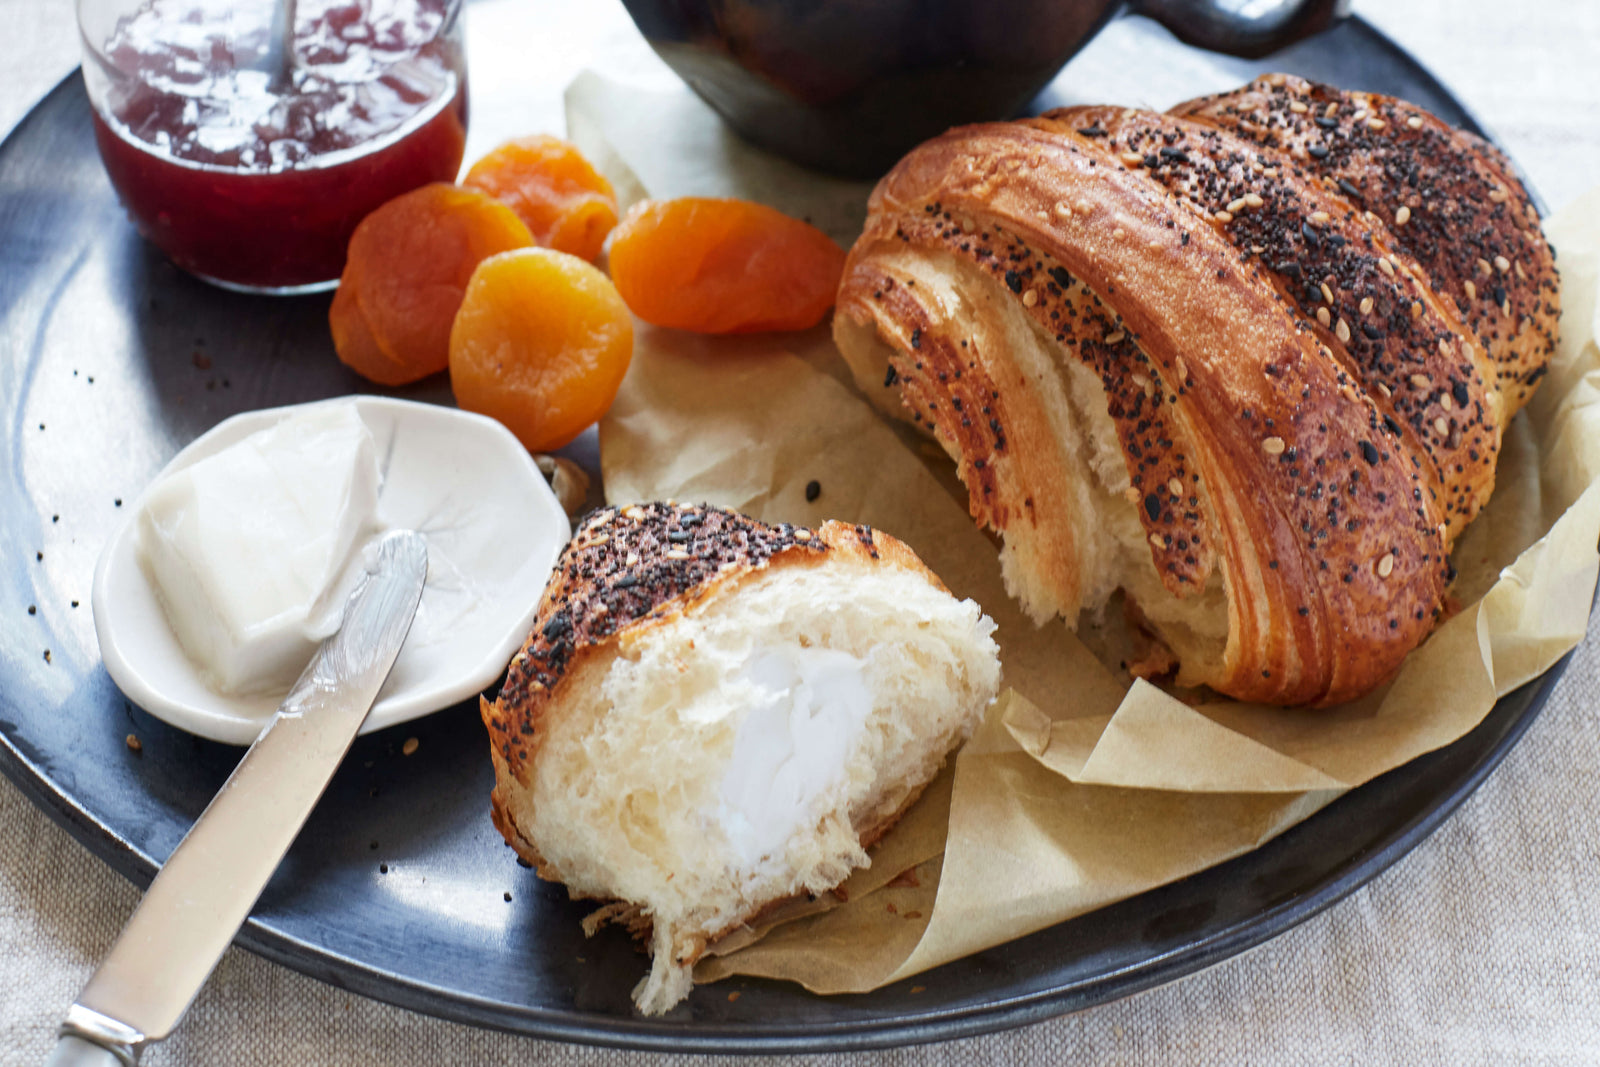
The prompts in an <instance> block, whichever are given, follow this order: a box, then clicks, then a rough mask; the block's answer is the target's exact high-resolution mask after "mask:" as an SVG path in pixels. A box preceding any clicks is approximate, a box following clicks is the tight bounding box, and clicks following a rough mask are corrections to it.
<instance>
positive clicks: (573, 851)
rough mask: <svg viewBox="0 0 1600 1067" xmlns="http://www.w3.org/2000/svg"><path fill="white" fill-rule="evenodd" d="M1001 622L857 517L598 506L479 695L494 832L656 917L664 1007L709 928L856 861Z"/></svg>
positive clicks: (995, 654) (931, 745)
mask: <svg viewBox="0 0 1600 1067" xmlns="http://www.w3.org/2000/svg"><path fill="white" fill-rule="evenodd" d="M993 631H994V624H993V623H992V622H991V621H990V620H989V619H988V618H987V617H986V616H985V615H984V614H983V612H982V611H981V610H980V609H979V608H978V606H977V605H976V604H974V603H973V602H972V601H970V600H968V601H959V600H957V599H956V598H955V597H953V596H952V595H951V594H950V593H949V591H947V590H946V589H945V588H944V586H943V585H942V584H940V582H939V580H938V579H937V578H936V577H935V576H934V575H933V574H932V573H931V572H930V571H929V570H928V569H927V568H926V567H924V566H923V565H922V563H921V562H920V561H919V560H918V559H917V557H916V556H915V555H914V554H913V553H912V552H911V550H910V549H908V548H907V547H906V546H905V545H904V544H902V543H901V542H899V541H897V540H895V539H894V538H892V537H889V536H888V535H886V534H884V533H881V532H879V531H875V530H872V529H870V528H869V527H865V526H847V525H844V524H841V523H835V522H830V523H826V524H824V525H823V526H822V527H821V529H819V530H816V531H811V530H807V529H804V528H801V527H795V526H787V525H779V526H768V525H764V524H762V523H759V522H756V521H754V520H752V519H749V518H746V517H744V516H741V515H738V514H736V513H734V512H730V511H724V510H721V509H718V508H709V507H705V508H691V507H680V506H677V505H669V504H647V505H636V506H633V507H628V508H623V509H621V510H617V509H605V510H602V511H599V512H596V513H595V514H594V515H592V516H591V517H590V518H589V519H588V520H586V521H585V522H584V523H583V524H582V526H581V527H580V528H579V530H578V532H577V534H576V535H575V536H574V538H573V540H572V541H571V543H570V544H569V545H568V546H567V548H566V549H565V550H564V551H563V553H562V555H561V558H560V559H559V560H558V561H557V564H556V573H555V575H554V576H553V577H552V580H551V583H550V585H549V586H548V588H547V589H546V592H545V595H544V598H543V600H542V601H541V603H540V606H539V609H538V614H537V616H536V619H535V624H534V630H533V633H532V635H531V636H530V637H529V638H528V641H527V643H526V644H525V645H524V646H523V649H522V651H521V652H520V653H519V654H518V655H517V656H516V658H515V659H514V660H513V661H512V663H511V667H510V671H509V673H508V676H507V679H506V682H505V685H504V686H503V687H502V689H501V691H500V694H499V697H498V699H496V700H495V701H494V702H493V703H489V702H487V701H485V702H483V704H482V712H483V721H484V724H485V725H486V726H487V727H488V729H489V734H490V739H491V748H492V752H493V755H494V766H495V788H494V794H493V810H494V821H495V825H496V826H497V827H498V828H499V830H500V831H501V833H502V834H503V835H504V836H505V839H506V841H507V843H509V844H510V845H511V846H512V847H513V848H515V849H516V850H517V852H518V853H519V854H520V855H521V856H522V857H523V858H524V859H525V860H527V861H528V862H530V863H533V864H534V865H535V866H536V867H537V869H538V871H539V874H540V875H541V876H542V877H545V878H548V879H552V880H556V881H560V882H564V883H565V884H566V886H567V888H568V890H569V892H570V893H571V894H572V896H573V897H575V898H594V899H600V900H611V901H615V902H616V903H614V904H612V905H610V906H609V907H608V908H607V909H603V911H602V912H601V913H600V914H602V915H605V916H607V917H611V918H615V919H617V920H618V921H622V922H625V923H627V924H628V925H629V926H630V927H632V928H633V929H635V931H636V932H640V933H642V932H644V931H646V930H648V931H650V946H651V952H652V955H653V956H654V961H653V963H652V966H651V970H650V974H649V976H648V977H647V978H645V979H644V980H643V981H642V982H641V983H640V985H639V987H638V988H637V989H635V990H634V999H635V1001H636V1002H637V1003H638V1005H639V1007H640V1009H641V1010H643V1011H644V1012H646V1013H647V1014H658V1013H660V1012H664V1011H666V1010H667V1009H669V1008H671V1007H672V1006H673V1005H674V1004H676V1003H678V1002H679V1001H680V1000H682V999H683V998H684V997H685V996H687V995H688V993H689V990H690V984H691V977H690V969H691V967H692V965H693V964H694V962H695V961H696V960H697V959H698V958H699V957H700V955H701V954H702V953H703V952H704V950H705V948H706V946H707V944H708V943H709V942H711V941H713V940H714V939H716V938H717V937H719V936H721V935H722V934H725V933H727V932H729V931H731V930H733V929H735V928H737V927H739V926H741V925H743V924H745V923H747V922H749V921H750V920H751V919H752V918H754V917H755V916H756V915H757V914H758V913H760V912H761V911H763V910H764V909H766V908H768V907H769V906H771V905H774V904H776V903H778V902H780V901H783V900H786V899H788V898H791V897H794V896H796V895H798V894H801V893H813V894H815V893H822V892H825V891H827V890H829V889H831V888H833V887H834V886H836V885H838V884H839V883H840V882H841V881H843V880H844V878H845V876H846V875H848V874H849V873H850V871H851V870H852V869H854V868H856V867H860V866H863V865H865V864H866V863H867V854H866V851H865V850H866V848H867V847H868V846H869V845H870V844H871V843H872V842H874V841H875V840H876V839H877V838H878V837H879V836H880V835H882V834H883V833H884V832H885V831H886V830H887V829H888V828H889V826H890V825H891V824H892V823H893V822H894V821H895V820H896V819H897V818H898V817H899V816H900V814H901V813H902V812H903V811H904V810H905V809H906V808H907V806H909V805H910V803H911V802H912V801H913V800H914V799H915V798H916V797H917V796H918V795H919V794H920V793H921V791H922V789H923V787H924V786H926V785H927V783H928V782H929V781H930V780H931V779H932V778H933V776H934V774H935V773H936V772H937V771H938V769H939V767H940V766H941V765H942V764H943V762H944V760H945V758H946V756H947V755H948V754H949V752H950V751H951V750H952V749H953V748H954V747H955V746H956V745H958V744H960V743H961V741H963V740H964V739H965V738H966V737H967V736H969V735H970V734H971V732H972V730H973V729H974V728H975V727H976V725H977V723H978V721H979V720H980V718H981V717H982V715H983V711H984V709H985V708H986V707H988V705H989V704H990V703H991V702H992V701H993V700H994V697H995V693H996V690H997V688H998V686H999V677H1000V664H999V649H998V648H997V646H996V645H995V642H994V638H993V636H992V634H993Z"/></svg>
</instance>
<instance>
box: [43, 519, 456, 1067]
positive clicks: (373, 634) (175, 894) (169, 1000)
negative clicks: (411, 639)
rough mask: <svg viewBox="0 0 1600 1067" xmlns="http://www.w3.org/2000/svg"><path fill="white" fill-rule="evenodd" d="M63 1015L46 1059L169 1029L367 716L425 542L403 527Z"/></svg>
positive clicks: (106, 1048)
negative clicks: (333, 629) (58, 1033)
mask: <svg viewBox="0 0 1600 1067" xmlns="http://www.w3.org/2000/svg"><path fill="white" fill-rule="evenodd" d="M376 556H377V563H376V567H375V569H374V570H372V571H370V572H369V573H368V574H367V575H366V576H365V577H363V578H362V579H361V582H360V584H359V585H357V586H356V588H355V591H354V592H352V593H351V594H350V599H349V600H348V601H347V602H346V604H345V609H344V620H343V622H342V623H341V624H340V627H339V630H338V632H337V633H335V634H334V635H333V636H332V637H329V638H328V639H327V640H326V641H324V642H323V643H322V645H321V647H320V648H318V649H317V653H316V655H315V656H314V657H313V658H312V660H311V663H310V665H309V666H307V667H306V669H305V671H304V673H302V674H301V675H300V679H299V681H297V682H296V683H295V685H294V688H293V689H291V690H290V692H289V695H288V697H286V698H285V699H284V702H283V703H282V704H281V705H280V706H279V708H278V711H277V714H275V715H274V716H273V717H272V719H271V721H270V722H268V723H267V726H266V729H264V730H263V731H262V732H261V735H260V736H259V737H257V738H256V741H255V743H254V744H253V745H251V746H250V749H249V751H247V752H246V753H245V754H244V758H243V759H241V760H240V761H239V764H238V766H237V767H235V768H234V770H233V773H232V774H231V775H229V776H228V780H227V781H226V782H224V783H223V784H222V788H221V789H220V790H219V791H218V792H217V795H216V796H215V797H213V798H212V800H211V803H210V804H209V805H207V806H206V810H205V811H204V812H202V813H201V815H200V818H199V819H197V820H196V821H195V824H194V826H193V827H191V828H190V830H189V832H188V833H187V834H186V835H184V838H183V840H182V841H180V842H178V847H177V848H176V849H174V850H173V853H172V856H171V858H169V859H168V860H167V862H166V865H165V866H163V867H162V868H161V871H160V873H158V874H157V875H156V878H155V881H153V882H151V883H150V889H149V891H148V892H146V893H145V895H144V899H143V900H142V901H141V902H140V903H139V907H138V908H137V909H136V910H135V911H134V913H133V917H132V918H131V919H129V920H128V925H127V926H126V927H125V928H124V929H123V931H122V936H121V937H119V938H118V939H117V943H116V944H115V945H113V946H112V947H111V951H110V953H109V954H107V956H106V958H105V960H104V961H103V962H102V963H101V964H100V968H99V969H98V970H96V971H95V973H94V976H93V977H91V978H90V979H89V983H88V984H87V985H85V986H84V987H83V991H82V992H81V993H79V994H78V1000H77V1003H75V1004H73V1005H72V1007H71V1008H70V1009H68V1011H67V1017H66V1022H65V1023H63V1024H62V1027H61V1036H60V1040H59V1042H58V1043H57V1045H56V1048H55V1051H54V1053H52V1054H51V1057H50V1059H49V1060H48V1061H47V1064H46V1067H117V1065H119V1064H120V1065H124V1067H133V1065H135V1064H137V1063H138V1062H139V1056H140V1055H141V1053H142V1052H143V1050H144V1049H145V1048H146V1047H147V1046H148V1045H149V1044H150V1043H151V1042H154V1041H160V1040H161V1039H163V1038H165V1037H166V1036H168V1035H169V1034H171V1033H172V1031H173V1028H174V1027H176V1026H177V1024H178V1020H179V1019H180V1018H182V1017H183V1013H184V1012H185V1011H186V1010H188V1007H189V1004H190V1002H191V1001H193V1000H194V997H195V994H197V993H199V992H200V987H201V986H202V985H204V984H205V981H206V978H207V977H208V976H209V975H210V974H211V971H212V968H214V967H215V966H216V965H217V960H219V959H220V958H221V957H222V953H223V951H224V950H225V949H226V948H227V947H228V945H229V943H231V942H232V941H233V936H234V934H235V933H237V932H238V929H239V926H240V924H241V923H243V922H244V920H245V918H246V917H247V916H248V915H249V914H250V909H251V908H253V907H254V906H255V902H256V898H257V897H259V896H260V895H261V890H262V889H263V888H265V886H266V884H267V880H268V879H269V878H271V877H272V872H273V871H274V870H276V869H277V866H278V863H279V862H280V861H281V860H282V859H283V855H284V853H285V852H287V851H288V850H289V846H290V845H291V844H293V843H294V839H295V836H296V835H297V834H299V832H300V827H301V826H302V825H303V824H304V823H305V821H306V818H307V817H308V816H309V815H310V814H311V809H312V808H314V807H315V806H316V803H317V800H318V798H319V797H321V796H322V792H323V790H324V789H326V788H327V785H328V782H329V780H330V779H332V777H333V772H334V771H335V770H337V769H338V766H339V762H340V760H342V759H343V758H344V754H345V752H346V751H347V750H348V749H349V748H350V743H351V741H353V740H354V739H355V736H356V731H357V730H359V729H360V728H361V723H362V722H363V721H364V720H365V719H366V717H367V712H368V711H369V710H370V709H371V707H372V702H373V701H374V700H375V699H376V698H377V696H378V690H379V689H380V688H381V687H382V686H383V683H384V680H385V679H386V678H388V676H389V670H390V668H392V667H393V666H394V661H395V657H396V656H398V655H399V653H400V646H401V644H402V643H404V641H405V637H406V634H407V632H408V631H409V630H410V629H411V620H412V618H413V617H414V616H415V615H416V611H417V604H418V602H419V601H420V600H421V597H422V585H423V581H424V579H425V578H426V577H427V571H428V551H427V546H426V545H425V544H424V542H423V539H422V535H421V534H417V533H413V532H410V531H401V532H396V533H391V534H388V535H386V536H385V537H384V538H383V539H382V540H381V541H380V542H379V543H378V546H377V553H376Z"/></svg>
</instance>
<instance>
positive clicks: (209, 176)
mask: <svg viewBox="0 0 1600 1067" xmlns="http://www.w3.org/2000/svg"><path fill="white" fill-rule="evenodd" d="M297 6H298V8H299V12H298V18H297V19H296V26H295V35H294V39H295V64H294V69H293V74H292V79H291V80H290V81H289V82H288V83H287V84H277V83H276V82H275V79H274V75H273V74H272V73H271V72H270V70H268V69H267V67H268V65H269V64H268V63H267V62H265V53H266V47H267V43H268V42H267V36H268V35H267V31H266V27H265V26H264V25H263V26H262V27H261V28H260V29H259V30H256V31H254V32H251V33H246V34H239V33H237V32H235V31H234V30H233V29H232V28H231V27H230V25H229V20H228V18H227V16H226V14H225V12H226V5H219V4H218V2H217V0H146V2H145V3H144V4H142V6H140V7H139V8H138V10H137V11H135V12H134V13H133V14H131V15H129V16H127V17H126V18H124V19H123V20H122V21H121V22H119V23H118V25H117V29H116V31H115V33H114V34H113V36H112V38H111V40H109V41H107V42H106V43H105V45H104V47H103V48H101V49H99V50H98V53H99V54H95V52H94V51H91V56H92V58H93V60H94V62H92V63H91V64H86V65H85V77H86V80H87V82H88V84H89V88H90V97H91V99H92V100H93V101H94V103H95V111H94V131H95V139H96V141H97V142H98V144H99V147H100V156H101V159H102V160H103V161H104V162H105V167H106V172H107V173H108V174H109V175H110V177H111V183H112V185H113V186H115V188H116V190H117V193H118V195H119V196H120V197H121V199H122V202H123V205H124V206H125V207H126V208H127V210H128V214H129V215H130V216H131V217H132V219H133V221H134V223H135V224H136V225H137V226H138V227H139V231H140V233H142V234H143V235H144V236H145V237H147V238H149V239H150V240H151V241H152V242H154V243H155V244H156V245H157V246H159V247H160V248H161V249H162V250H163V251H164V252H166V253H167V255H168V256H169V257H171V259H172V261H173V262H174V263H176V264H177V265H178V266H180V267H182V268H183V269H184V270H187V271H190V272H191V273H194V274H198V275H200V276H202V277H205V278H207V279H208V280H211V281H217V282H221V283H223V284H227V285H232V286H235V287H241V288H247V289H259V290H284V289H300V288H311V287H318V286H321V285H324V284H327V283H332V282H334V281H336V280H337V279H338V277H339V273H340V272H341V271H342V270H343V269H344V258H345V248H346V246H347V245H348V244H349V241H350V234H351V232H352V231H354V230H355V228H356V224H357V223H359V222H360V221H361V220H362V219H363V218H364V217H365V216H366V215H367V214H368V213H369V212H370V211H372V210H373V209H374V208H376V207H378V206H379V205H380V204H382V203H384V202H385V201H388V200H391V199H393V198H394V197H396V196H398V195H400V194H401V193H404V192H407V191H409V190H411V189H414V188H416V187H418V186H420V185H425V184H427V183H428V182H433V181H454V180H455V178H456V174H457V171H458V170H459V169H460V167H461V157H462V151H463V149H464V146H465V141H466V117H467V116H466V112H467V106H466V81H465V68H464V65H463V62H462V57H461V49H460V44H459V39H458V35H457V34H444V35H441V34H440V30H441V27H443V26H444V25H445V24H446V19H447V18H448V17H449V15H450V10H449V8H450V2H449V0H320V2H319V0H300V2H299V4H298V5H297ZM219 8H220V10H219ZM213 27H215V28H213ZM97 83H99V84H97ZM97 88H100V89H101V90H102V91H101V92H96V89H97Z"/></svg>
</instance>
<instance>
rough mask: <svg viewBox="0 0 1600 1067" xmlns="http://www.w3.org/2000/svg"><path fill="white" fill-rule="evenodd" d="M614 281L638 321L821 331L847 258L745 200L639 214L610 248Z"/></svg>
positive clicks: (697, 201)
mask: <svg viewBox="0 0 1600 1067" xmlns="http://www.w3.org/2000/svg"><path fill="white" fill-rule="evenodd" d="M610 265H611V277H612V280H613V281H615V282H616V283H617V291H618V292H620V293H621V294H622V299H624V300H626V301H627V302H628V307H630V308H632V309H633V313H634V314H635V315H638V316H639V317H640V318H641V319H644V320H645V321H646V322H653V323H655V324H656V325H657V326H671V327H674V328H676V329H680V330H694V331H696V332H697V333H756V332H759V331H763V330H802V329H805V328H806V327H808V326H814V325H816V323H817V322H819V321H820V320H821V319H822V316H823V315H825V314H827V312H828V309H829V308H830V307H832V306H833V297H834V293H835V292H836V291H837V290H838V288H839V276H840V274H842V273H843V271H844V249H842V248H840V247H839V246H838V245H836V244H834V243H833V241H832V240H831V239H830V238H829V237H828V235H827V234H825V233H823V232H822V231H821V230H819V229H817V228H816V227H815V226H811V225H809V224H807V223H804V222H801V221H800V220H799V219H796V218H790V217H789V216H788V215H785V214H784V213H783V212H781V211H778V210H776V209H774V208H770V207H767V206H766V205H764V204H757V203H752V202H751V201H748V200H717V199H710V198H704V197H685V198H683V199H681V200H645V201H641V202H640V203H638V204H635V205H634V206H633V208H632V209H631V210H630V211H629V212H628V215H627V217H626V218H624V219H623V220H622V222H621V223H620V224H619V225H618V226H617V229H616V232H615V235H614V236H613V237H612V239H611V261H610Z"/></svg>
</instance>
